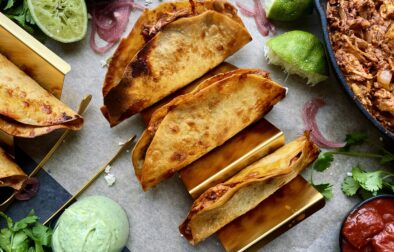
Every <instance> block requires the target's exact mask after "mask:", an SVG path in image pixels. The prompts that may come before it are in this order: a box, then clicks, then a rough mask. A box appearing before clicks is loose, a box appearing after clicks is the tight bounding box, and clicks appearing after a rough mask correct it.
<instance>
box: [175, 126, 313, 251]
mask: <svg viewBox="0 0 394 252" xmlns="http://www.w3.org/2000/svg"><path fill="white" fill-rule="evenodd" d="M318 154H319V149H318V147H317V146H316V145H315V144H313V143H312V142H311V141H310V139H309V136H308V133H307V134H306V135H305V136H301V137H299V138H298V139H296V140H294V141H292V142H290V143H289V144H287V145H285V146H283V147H281V148H280V149H278V150H277V151H275V152H274V153H272V154H270V155H268V156H266V157H264V158H262V159H260V160H258V161H256V162H255V163H253V164H251V165H249V166H247V167H246V168H244V169H243V170H242V171H241V172H239V173H238V174H236V175H235V176H234V177H232V178H231V179H229V180H228V181H226V182H224V183H221V184H218V185H216V186H214V187H212V188H210V189H208V190H207V191H206V192H205V193H203V194H202V195H201V196H200V197H199V198H198V199H197V200H196V201H195V202H194V204H193V205H192V207H191V210H190V212H189V215H188V216H187V218H186V220H185V221H184V222H183V223H182V224H181V225H180V227H179V230H180V232H181V233H182V234H183V235H184V237H185V238H186V239H187V240H189V242H190V243H191V244H193V245H195V244H197V243H199V242H200V241H202V240H204V239H206V238H207V237H208V236H210V235H212V234H213V233H215V232H216V231H218V230H219V229H220V228H222V227H224V226H225V225H226V224H228V223H230V222H231V221H233V220H235V219H236V218H238V217H239V216H241V215H243V214H245V213H247V212H248V211H249V210H251V209H253V208H255V207H256V206H257V205H258V204H260V202H262V201H263V200H264V199H266V198H268V197H269V196H270V195H272V194H273V193H274V192H275V191H277V190H278V189H279V188H281V187H282V186H283V185H285V184H287V183H288V182H290V181H291V180H292V179H294V178H295V177H296V176H297V175H298V174H299V173H300V172H301V171H302V170H303V169H304V168H305V167H307V166H308V165H310V164H311V163H312V162H313V161H314V160H315V159H316V158H317V156H318Z"/></svg>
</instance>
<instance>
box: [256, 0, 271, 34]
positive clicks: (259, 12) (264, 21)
mask: <svg viewBox="0 0 394 252" xmlns="http://www.w3.org/2000/svg"><path fill="white" fill-rule="evenodd" d="M253 2H254V11H255V13H256V15H255V16H254V19H255V21H256V25H257V29H258V30H259V32H260V33H261V35H263V36H268V34H269V32H270V31H271V32H272V33H274V32H275V29H274V26H273V25H272V24H271V23H270V22H269V21H268V18H267V15H266V13H265V10H264V8H263V5H262V4H261V1H260V0H253Z"/></svg>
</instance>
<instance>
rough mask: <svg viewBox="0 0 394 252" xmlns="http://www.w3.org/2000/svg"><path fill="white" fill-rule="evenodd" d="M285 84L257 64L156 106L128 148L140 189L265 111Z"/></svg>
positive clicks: (222, 75) (270, 106) (184, 163)
mask: <svg viewBox="0 0 394 252" xmlns="http://www.w3.org/2000/svg"><path fill="white" fill-rule="evenodd" d="M285 93H286V91H285V89H284V88H283V87H281V86H280V85H278V84H276V83H275V82H273V81H272V80H270V79H269V78H268V74H267V73H266V72H263V71H261V70H258V69H237V70H234V71H230V72H227V73H223V74H218V75H215V76H213V77H211V78H209V79H207V80H205V81H203V82H202V83H200V84H199V86H198V87H196V88H195V89H194V90H193V91H192V92H190V93H188V94H185V95H181V96H178V97H176V98H175V99H173V100H172V101H171V102H170V103H168V104H166V105H164V106H163V107H161V108H160V109H158V110H156V111H155V112H154V113H153V115H152V118H151V120H150V122H149V125H148V128H147V129H146V130H145V131H144V132H143V134H142V136H141V138H140V140H139V141H138V143H137V145H136V146H135V148H134V150H133V153H132V160H133V165H134V170H135V173H136V176H137V178H138V179H139V181H140V182H141V185H142V187H143V189H144V190H147V189H149V188H151V187H153V186H155V185H156V184H157V183H159V182H160V181H162V180H164V179H165V178H168V177H170V176H171V175H172V174H174V173H175V172H177V171H178V170H180V169H182V168H184V167H185V166H187V165H188V164H190V163H191V162H193V161H195V160H197V159H198V158H200V157H201V156H203V155H204V154H206V153H208V152H209V151H210V150H212V149H213V148H215V147H217V146H220V145H222V144H223V143H224V142H225V141H227V140H228V139H229V138H231V137H233V136H234V135H235V134H237V133H238V132H240V131H241V130H242V129H244V128H245V127H247V126H248V125H250V124H252V123H253V122H255V121H257V120H258V119H260V118H261V117H262V116H264V115H265V114H266V113H267V112H269V111H270V109H271V108H272V107H273V106H274V105H275V104H276V103H277V102H279V101H280V100H281V99H283V98H284V97H285Z"/></svg>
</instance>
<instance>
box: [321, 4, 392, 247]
mask: <svg viewBox="0 0 394 252" xmlns="http://www.w3.org/2000/svg"><path fill="white" fill-rule="evenodd" d="M317 1H319V0H317ZM378 199H394V195H392V194H381V195H377V196H374V197H371V198H369V199H366V200H364V201H362V202H360V203H358V204H357V205H356V206H354V207H353V208H352V210H350V211H349V213H348V214H347V215H346V216H345V218H344V219H343V221H342V224H341V229H340V230H339V247H340V249H341V252H343V248H342V240H343V236H342V229H343V225H344V224H345V222H346V219H347V217H348V216H349V215H350V214H351V213H353V212H354V211H356V210H358V209H359V208H361V207H362V206H363V205H365V204H367V203H368V202H371V201H374V200H378Z"/></svg>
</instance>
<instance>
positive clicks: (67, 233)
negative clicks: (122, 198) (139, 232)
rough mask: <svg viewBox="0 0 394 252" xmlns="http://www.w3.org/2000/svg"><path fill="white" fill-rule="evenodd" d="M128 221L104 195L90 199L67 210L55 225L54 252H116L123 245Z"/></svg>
mask: <svg viewBox="0 0 394 252" xmlns="http://www.w3.org/2000/svg"><path fill="white" fill-rule="evenodd" d="M128 236H129V221H128V219H127V215H126V213H125V211H124V210H123V209H122V207H121V206H120V205H119V204H118V203H116V202H115V201H113V200H111V199H109V198H107V197H104V196H90V197H86V198H83V199H81V200H78V201H77V202H76V203H74V204H73V205H71V206H70V207H69V208H67V209H66V210H65V211H64V213H63V214H62V215H61V216H60V218H59V220H58V221H57V223H56V226H55V229H54V233H53V237H52V247H53V251H55V252H82V251H83V252H119V251H122V249H123V248H124V246H125V245H126V243H127V239H128Z"/></svg>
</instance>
